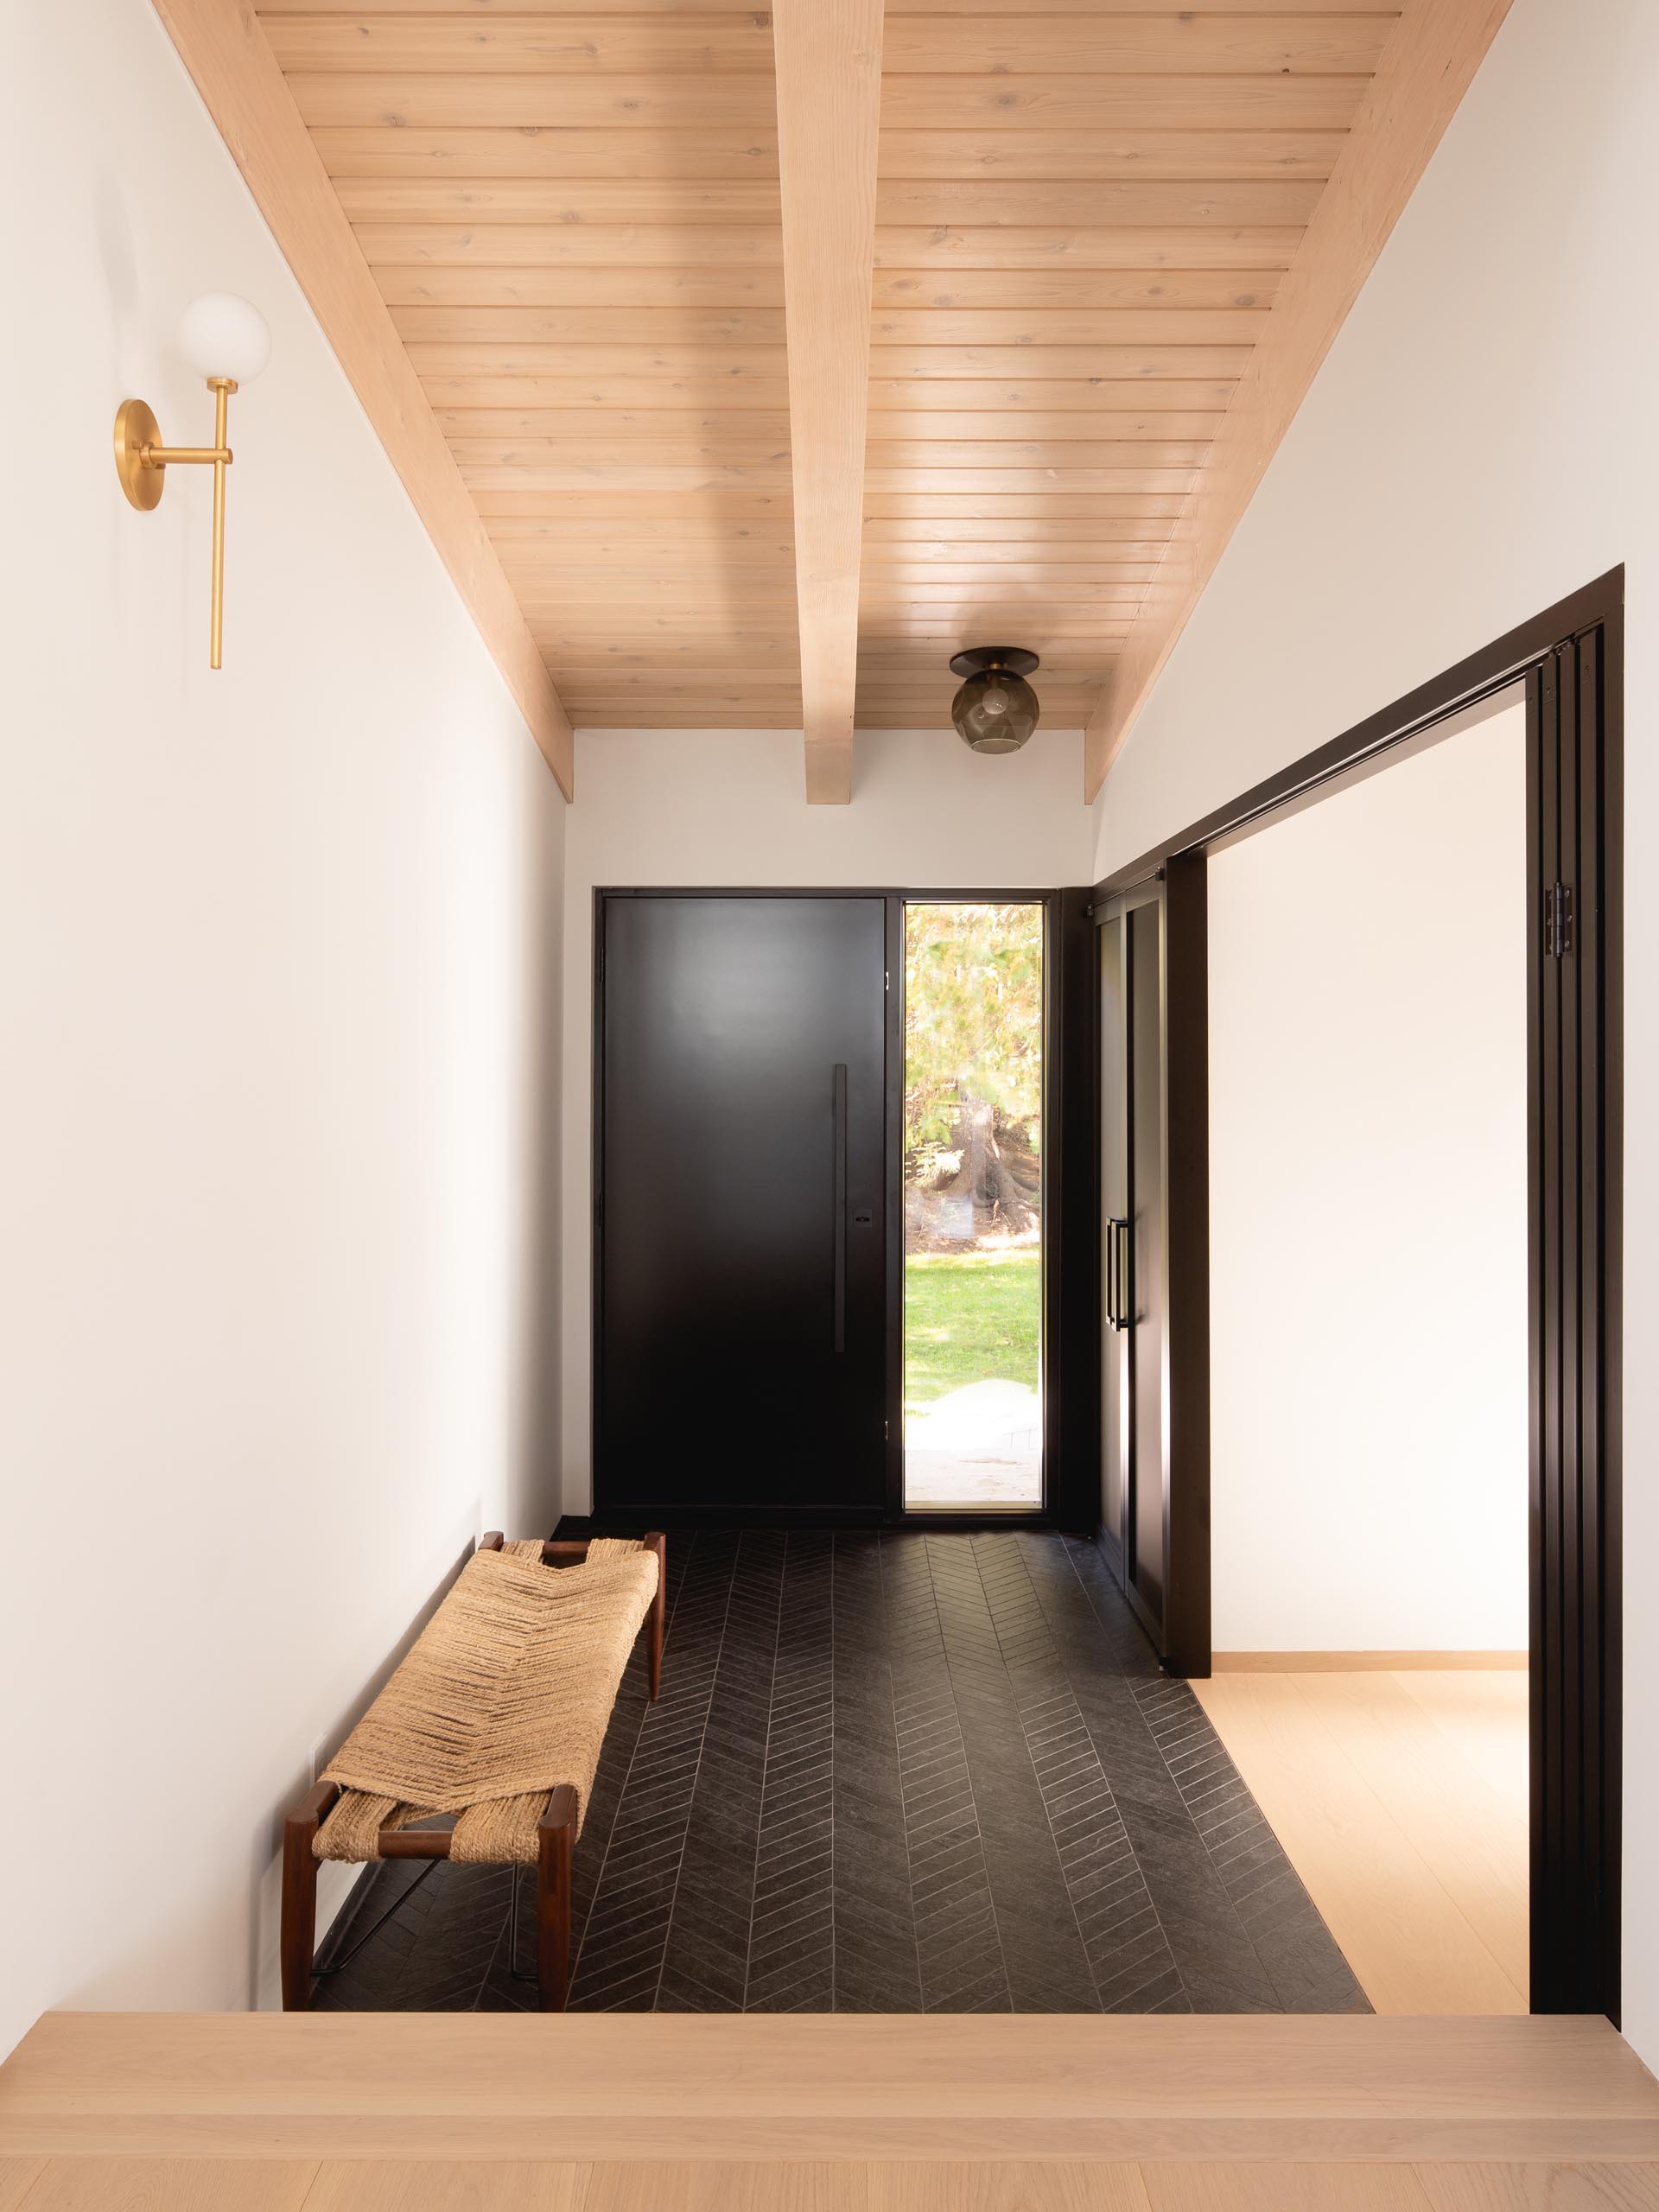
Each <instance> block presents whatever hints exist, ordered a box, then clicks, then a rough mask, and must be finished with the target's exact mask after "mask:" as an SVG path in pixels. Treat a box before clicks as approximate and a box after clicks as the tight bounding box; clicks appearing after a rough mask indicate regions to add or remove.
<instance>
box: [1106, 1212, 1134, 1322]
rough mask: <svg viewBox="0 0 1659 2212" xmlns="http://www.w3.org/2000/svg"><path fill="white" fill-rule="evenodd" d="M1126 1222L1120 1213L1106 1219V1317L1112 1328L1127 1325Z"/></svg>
mask: <svg viewBox="0 0 1659 2212" xmlns="http://www.w3.org/2000/svg"><path fill="white" fill-rule="evenodd" d="M1128 1226H1129V1224H1128V1222H1127V1221H1126V1220H1124V1218H1123V1217H1122V1215H1121V1214H1110V1215H1109V1216H1108V1217H1107V1221H1106V1319H1107V1320H1108V1321H1109V1323H1110V1324H1111V1325H1112V1327H1113V1328H1114V1329H1119V1330H1122V1329H1127V1328H1128V1325H1129V1316H1128V1300H1127V1299H1126V1297H1125V1295H1124V1290H1125V1285H1126V1282H1127V1280H1128V1272H1129V1270H1128V1249H1129V1248H1128Z"/></svg>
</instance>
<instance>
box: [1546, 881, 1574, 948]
mask: <svg viewBox="0 0 1659 2212" xmlns="http://www.w3.org/2000/svg"><path fill="white" fill-rule="evenodd" d="M1572 950H1573V887H1572V885H1571V884H1570V883H1552V884H1551V885H1550V887H1549V888H1548V891H1546V892H1545V893H1544V952H1545V955H1546V957H1548V958H1549V959H1551V960H1560V959H1563V958H1564V957H1566V955H1567V953H1569V952H1571V951H1572Z"/></svg>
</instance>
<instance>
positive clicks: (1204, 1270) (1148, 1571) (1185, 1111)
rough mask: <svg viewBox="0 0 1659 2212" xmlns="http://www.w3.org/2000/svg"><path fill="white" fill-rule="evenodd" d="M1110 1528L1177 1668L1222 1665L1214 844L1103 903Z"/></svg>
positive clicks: (1130, 1584) (1132, 1586) (1120, 1560)
mask: <svg viewBox="0 0 1659 2212" xmlns="http://www.w3.org/2000/svg"><path fill="white" fill-rule="evenodd" d="M1096 922H1097V925H1098V938H1099V945H1100V965H1099V984H1100V1052H1101V1090H1100V1129H1101V1161H1100V1170H1101V1184H1100V1189H1101V1213H1102V1221H1101V1261H1102V1267H1101V1277H1102V1280H1101V1293H1102V1296H1101V1313H1102V1327H1101V1416H1102V1433H1101V1500H1100V1506H1101V1528H1102V1532H1103V1541H1104V1544H1105V1548H1106V1551H1107V1554H1108V1556H1109V1559H1110V1560H1111V1562H1112V1565H1113V1567H1114V1568H1115V1570H1116V1573H1117V1574H1118V1575H1119V1577H1120V1579H1121V1580H1122V1583H1123V1586H1124V1588H1125V1589H1126V1590H1127V1591H1128V1594H1129V1597H1130V1599H1131V1600H1132V1602H1133V1603H1134V1605H1135V1609H1136V1611H1138V1612H1139V1614H1140V1616H1141V1620H1142V1622H1143V1623H1144V1624H1145V1626H1146V1629H1147V1633H1148V1635H1149V1636H1150V1637H1152V1639H1153V1642H1154V1644H1155V1645H1156V1646H1157V1649H1158V1651H1159V1654H1160V1656H1161V1657H1162V1658H1163V1659H1164V1660H1165V1661H1166V1662H1167V1664H1168V1666H1169V1668H1170V1669H1171V1671H1172V1672H1173V1673H1175V1674H1180V1675H1207V1674H1208V1673H1209V1671H1210V1556H1209V1548H1210V1397H1209V1387H1210V1386H1209V1363H1210V1343H1209V1328H1210V1324H1209V1298H1210V1287H1209V1230H1208V1209H1209V1107H1208V1090H1209V1078H1208V1071H1207V1069H1208V1062H1207V1053H1208V995H1207V990H1206V986H1205V931H1206V926H1207V924H1206V918H1205V871H1204V863H1203V861H1202V859H1197V860H1188V859H1185V858H1182V859H1179V860H1177V861H1172V862H1171V863H1170V864H1169V866H1168V867H1167V868H1166V870H1165V872H1164V873H1163V874H1161V875H1160V876H1159V877H1158V878H1157V879H1155V880H1152V881H1149V882H1147V883H1144V884H1141V885H1138V886H1137V887H1135V889H1134V890H1132V891H1128V892H1124V893H1121V894H1119V896H1118V897H1116V898H1115V899H1111V900H1109V901H1108V902H1106V903H1105V904H1104V905H1103V906H1101V907H1100V908H1099V909H1098V910H1097V912H1096Z"/></svg>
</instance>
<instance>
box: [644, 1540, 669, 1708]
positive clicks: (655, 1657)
mask: <svg viewBox="0 0 1659 2212" xmlns="http://www.w3.org/2000/svg"><path fill="white" fill-rule="evenodd" d="M645 1542H646V1544H647V1546H648V1547H649V1548H650V1549H651V1550H652V1551H654V1552H655V1553H656V1554H657V1595H656V1596H655V1597H654V1598H653V1599H652V1601H651V1621H650V1629H651V1643H650V1647H649V1649H650V1656H651V1701H652V1704H653V1705H655V1704H656V1702H657V1700H658V1698H659V1697H660V1696H661V1694H662V1689H663V1635H664V1630H665V1629H666V1627H667V1625H668V1538H667V1537H666V1536H665V1535H664V1534H663V1533H662V1531H661V1529H655V1530H653V1531H652V1534H651V1535H649V1536H647V1537H646V1538H645Z"/></svg>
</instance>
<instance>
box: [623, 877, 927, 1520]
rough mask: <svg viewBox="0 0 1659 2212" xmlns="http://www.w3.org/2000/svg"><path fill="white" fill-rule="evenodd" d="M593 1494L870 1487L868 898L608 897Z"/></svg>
mask: <svg viewBox="0 0 1659 2212" xmlns="http://www.w3.org/2000/svg"><path fill="white" fill-rule="evenodd" d="M599 925H600V930H601V970H600V976H601V1019H600V1032H599V1039H598V1044H599V1052H600V1059H601V1069H600V1101H601V1111H600V1155H599V1163H598V1174H599V1192H598V1219H597V1237H598V1315H597V1318H598V1331H599V1341H598V1347H597V1362H598V1374H597V1377H596V1384H597V1389H596V1404H595V1437H594V1450H595V1478H594V1509H595V1511H596V1512H599V1513H602V1514H606V1513H607V1514H618V1513H639V1512H649V1511H658V1510H661V1511H664V1512H667V1513H671V1512H673V1511H674V1510H676V1509H682V1510H696V1511H704V1512H706V1511H711V1510H727V1511H746V1512H777V1513H779V1514H785V1515H787V1514H796V1513H799V1514H825V1513H829V1514H834V1513H846V1514H849V1515H861V1516H877V1515H879V1514H880V1511H881V1510H882V1508H883V1504H884V1501H885V1470H886V1437H885V1421H886V1351H887V1338H886V1327H885V1268H884V1258H883V1255H884V1245H885V1196H884V1193H885V1176H884V1162H885V1151H886V1128H887V1115H886V1102H885V1084H886V1055H885V1036H886V990H885V969H886V956H885V925H886V909H885V903H884V901H883V900H882V899H880V897H870V898H862V897H853V898H822V897H802V898H792V899H791V898H766V897H744V896H739V895H731V896H728V895H714V896H704V897H699V896H675V895H672V894H657V893H647V894H630V893H611V894H607V895H606V896H604V897H603V898H602V899H601V906H600V917H599Z"/></svg>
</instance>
